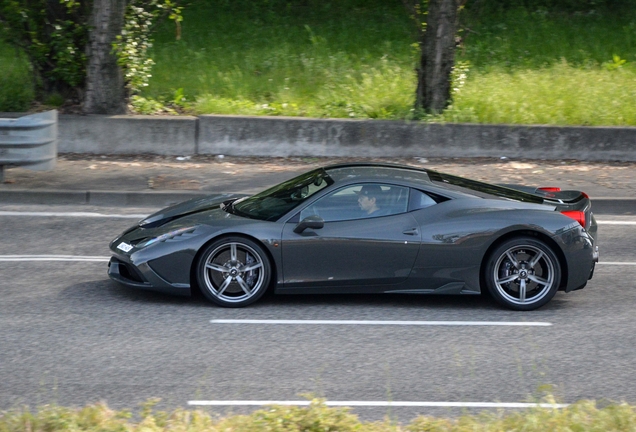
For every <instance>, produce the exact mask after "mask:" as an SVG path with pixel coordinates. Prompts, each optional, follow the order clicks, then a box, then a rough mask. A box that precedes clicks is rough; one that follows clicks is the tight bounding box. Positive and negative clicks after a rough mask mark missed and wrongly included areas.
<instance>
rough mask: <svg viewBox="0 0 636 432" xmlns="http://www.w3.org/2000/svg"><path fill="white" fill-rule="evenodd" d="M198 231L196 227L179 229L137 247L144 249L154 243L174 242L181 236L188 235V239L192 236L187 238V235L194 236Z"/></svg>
mask: <svg viewBox="0 0 636 432" xmlns="http://www.w3.org/2000/svg"><path fill="white" fill-rule="evenodd" d="M196 229H197V227H196V226H193V227H187V228H179V229H177V230H174V231H170V232H169V233H166V234H162V235H160V236H159V237H155V238H151V239H149V240H145V241H143V242H141V243H139V244H138V245H136V246H137V248H144V247H146V246H150V245H151V244H153V243H157V242H165V241H166V240H172V239H173V238H175V237H179V236H183V235H186V238H187V237H190V236H187V234H192V233H193V232H194V231H195V230H196Z"/></svg>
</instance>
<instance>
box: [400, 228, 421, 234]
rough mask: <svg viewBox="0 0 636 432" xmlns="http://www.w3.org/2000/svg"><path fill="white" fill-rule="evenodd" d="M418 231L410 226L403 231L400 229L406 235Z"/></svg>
mask: <svg viewBox="0 0 636 432" xmlns="http://www.w3.org/2000/svg"><path fill="white" fill-rule="evenodd" d="M419 233H420V231H419V230H418V229H417V228H410V229H406V230H404V231H402V234H406V235H412V236H415V235H418V234H419Z"/></svg>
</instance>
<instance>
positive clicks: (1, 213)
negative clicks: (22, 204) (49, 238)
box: [0, 211, 148, 219]
mask: <svg viewBox="0 0 636 432" xmlns="http://www.w3.org/2000/svg"><path fill="white" fill-rule="evenodd" d="M0 216H31V217H85V218H115V219H142V218H145V217H146V216H148V215H141V214H105V213H92V212H19V211H0Z"/></svg>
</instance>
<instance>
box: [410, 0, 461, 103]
mask: <svg viewBox="0 0 636 432" xmlns="http://www.w3.org/2000/svg"><path fill="white" fill-rule="evenodd" d="M457 7H458V4H457V0H429V2H428V17H427V20H426V32H424V33H423V35H422V41H421V43H420V47H421V49H422V55H421V59H420V66H419V68H418V69H417V93H416V99H415V107H416V108H419V109H423V110H424V111H426V112H428V113H432V114H438V113H440V112H442V111H443V110H444V109H445V108H446V107H447V106H448V104H449V103H450V99H451V92H450V89H451V72H452V70H453V65H454V64H455V33H456V27H457Z"/></svg>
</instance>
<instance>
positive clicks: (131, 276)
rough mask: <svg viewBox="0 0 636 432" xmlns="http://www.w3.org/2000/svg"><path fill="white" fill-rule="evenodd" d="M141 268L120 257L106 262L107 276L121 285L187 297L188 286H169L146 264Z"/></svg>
mask: <svg viewBox="0 0 636 432" xmlns="http://www.w3.org/2000/svg"><path fill="white" fill-rule="evenodd" d="M140 267H141V268H139V267H137V266H135V265H133V264H132V263H131V262H129V261H127V260H126V259H124V257H121V256H113V257H111V259H110V261H109V262H108V276H109V277H110V278H111V279H112V280H114V281H116V282H119V283H120V284H122V285H126V286H129V287H132V288H138V289H143V290H148V291H157V292H163V293H167V294H173V295H181V296H189V295H190V294H191V291H190V285H186V284H171V283H169V282H167V281H166V280H164V279H162V278H161V277H160V276H159V275H158V274H156V273H155V272H154V271H153V270H152V269H151V268H150V266H149V265H148V264H142V265H141V266H140Z"/></svg>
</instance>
